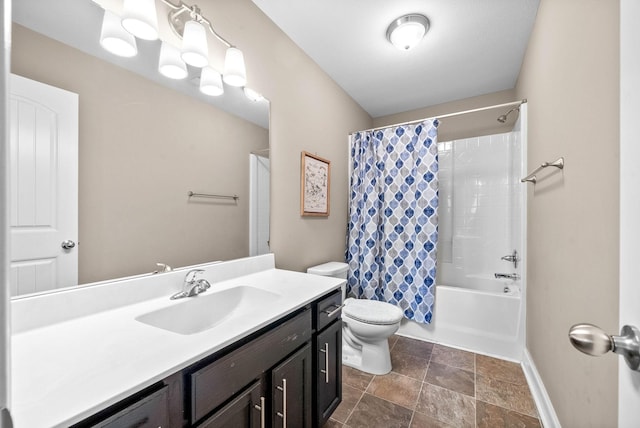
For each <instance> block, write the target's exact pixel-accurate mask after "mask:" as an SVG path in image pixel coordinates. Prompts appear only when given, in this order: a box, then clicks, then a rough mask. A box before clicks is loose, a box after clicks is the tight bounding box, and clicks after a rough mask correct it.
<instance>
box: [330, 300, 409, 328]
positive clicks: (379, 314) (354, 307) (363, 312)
mask: <svg viewBox="0 0 640 428" xmlns="http://www.w3.org/2000/svg"><path fill="white" fill-rule="evenodd" d="M342 315H343V316H347V317H349V318H352V319H354V320H356V321H360V322H364V323H367V324H376V325H391V324H395V323H397V322H399V321H400V320H401V319H402V310H401V309H400V308H398V307H397V306H394V305H392V304H390V303H386V302H379V301H377V300H364V299H354V298H351V297H350V298H348V299H346V300H345V301H344V307H343V308H342Z"/></svg>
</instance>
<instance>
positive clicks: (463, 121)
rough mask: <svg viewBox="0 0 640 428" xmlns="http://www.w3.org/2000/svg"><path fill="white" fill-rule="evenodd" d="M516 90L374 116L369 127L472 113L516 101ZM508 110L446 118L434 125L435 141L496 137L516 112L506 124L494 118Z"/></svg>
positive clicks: (510, 125)
mask: <svg viewBox="0 0 640 428" xmlns="http://www.w3.org/2000/svg"><path fill="white" fill-rule="evenodd" d="M517 99H518V98H517V97H516V91H515V90H514V89H510V90H506V91H500V92H494V93H491V94H486V95H480V96H477V97H472V98H465V99H462V100H457V101H451V102H448V103H444V104H438V105H435V106H431V107H425V108H420V109H416V110H411V111H406V112H403V113H397V114H392V115H389V116H383V117H378V118H375V119H374V120H373V126H375V127H379V126H386V125H392V124H395V123H402V122H408V121H410V120H418V119H423V118H426V117H436V116H438V115H442V114H447V113H455V112H460V111H465V110H472V109H476V108H480V107H487V106H492V105H496V104H504V103H508V102H511V101H516V100H517ZM510 108H511V107H507V108H504V107H503V108H499V109H492V110H487V111H483V112H478V113H470V114H465V115H461V116H455V117H449V118H446V119H444V120H442V121H441V123H440V125H439V126H438V141H451V140H456V139H461V138H468V137H478V136H482V135H492V134H500V133H502V132H510V131H511V130H512V129H513V124H514V122H515V120H516V118H517V117H518V116H517V114H515V113H516V112H512V113H511V114H510V115H509V116H508V118H507V119H508V120H507V122H506V123H504V124H501V123H500V122H498V121H497V118H498V116H500V115H502V114H505V113H506V112H508V111H509V109H510Z"/></svg>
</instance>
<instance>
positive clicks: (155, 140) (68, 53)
mask: <svg viewBox="0 0 640 428" xmlns="http://www.w3.org/2000/svg"><path fill="white" fill-rule="evenodd" d="M12 71H13V72H14V73H16V74H19V75H22V76H25V77H29V78H31V79H34V80H37V81H40V82H44V83H48V84H51V85H53V86H57V87H60V88H63V89H67V90H69V91H72V92H75V93H78V94H79V96H80V97H79V100H80V117H79V237H78V240H79V242H80V244H79V246H78V250H79V263H80V268H79V282H80V283H86V282H92V281H98V280H104V279H109V278H115V277H121V276H128V275H133V274H138V273H143V272H150V271H152V270H154V269H156V266H155V263H156V262H164V263H168V264H169V265H171V266H174V267H175V266H185V265H190V264H195V263H201V262H206V261H211V260H228V259H233V258H238V257H246V256H248V255H249V234H248V224H249V153H250V152H251V151H252V150H259V149H261V148H266V147H268V144H269V138H268V131H267V130H266V129H263V128H261V127H258V126H256V125H253V124H251V123H249V122H246V121H244V120H242V119H239V118H237V117H235V116H232V115H229V114H228V113H225V112H223V111H221V110H219V109H217V108H215V107H212V106H210V105H208V104H205V103H203V102H200V101H197V100H195V99H193V98H190V97H188V96H185V95H182V94H178V93H176V92H174V91H171V90H169V89H166V88H164V87H162V86H159V85H158V84H156V83H153V82H151V81H149V80H147V79H144V78H142V77H140V76H138V75H136V74H134V73H131V72H128V71H126V70H123V69H121V68H119V67H116V66H113V65H111V64H108V63H106V62H104V61H101V60H99V59H97V58H94V57H92V56H89V55H86V54H84V53H82V52H80V51H78V50H75V49H72V48H69V47H68V46H65V45H63V44H61V43H58V42H56V41H54V40H51V39H48V38H46V37H43V36H41V35H39V34H37V33H34V32H32V31H30V30H28V29H26V28H24V27H20V26H17V25H16V26H14V32H13V55H12ZM188 190H193V191H196V192H198V191H199V192H210V193H222V194H237V195H238V196H239V197H240V199H239V200H238V203H237V204H236V203H229V202H226V201H219V200H205V199H192V200H189V198H188V197H187V191H188Z"/></svg>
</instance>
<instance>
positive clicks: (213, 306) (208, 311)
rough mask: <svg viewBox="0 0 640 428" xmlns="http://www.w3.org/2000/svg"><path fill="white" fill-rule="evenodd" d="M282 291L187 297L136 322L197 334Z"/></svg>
mask: <svg viewBox="0 0 640 428" xmlns="http://www.w3.org/2000/svg"><path fill="white" fill-rule="evenodd" d="M279 298H280V295H279V294H276V293H272V292H270V291H266V290H262V289H259V288H255V287H250V286H244V285H242V286H238V287H233V288H229V289H226V290H222V291H218V292H214V293H205V294H201V295H198V296H194V297H185V298H183V299H181V300H182V301H180V302H179V303H177V304H175V305H172V306H168V307H166V308H162V309H158V310H155V311H153V312H148V313H146V314H143V315H140V316H138V317H136V321H139V322H141V323H144V324H148V325H151V326H153V327H158V328H162V329H164V330H168V331H172V332H174V333H178V334H195V333H200V332H203V331H205V330H208V329H210V328H212V327H215V326H216V325H219V324H221V323H223V322H225V321H231V320H232V319H234V318H236V317H243V316H251V313H252V312H253V311H255V310H256V309H257V308H259V307H262V306H263V305H268V304H270V303H273V302H275V301H276V300H278V299H279Z"/></svg>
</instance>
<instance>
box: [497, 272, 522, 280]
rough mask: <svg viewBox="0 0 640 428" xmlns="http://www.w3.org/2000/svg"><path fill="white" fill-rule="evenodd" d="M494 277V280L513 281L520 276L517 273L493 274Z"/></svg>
mask: <svg viewBox="0 0 640 428" xmlns="http://www.w3.org/2000/svg"><path fill="white" fill-rule="evenodd" d="M494 275H495V276H496V279H512V280H514V281H517V280H519V279H520V275H518V274H517V273H494Z"/></svg>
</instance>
